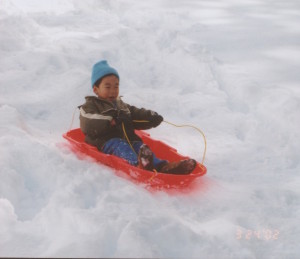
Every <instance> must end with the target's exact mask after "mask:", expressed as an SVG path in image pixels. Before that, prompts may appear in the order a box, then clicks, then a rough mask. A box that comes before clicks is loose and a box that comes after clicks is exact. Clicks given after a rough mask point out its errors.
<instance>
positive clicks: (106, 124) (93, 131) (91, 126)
mask: <svg viewBox="0 0 300 259" xmlns="http://www.w3.org/2000/svg"><path fill="white" fill-rule="evenodd" d="M79 118H80V128H81V130H82V132H83V133H84V134H85V135H88V136H89V137H91V138H99V137H101V136H103V135H106V134H107V132H108V131H109V130H110V127H111V126H110V123H111V120H112V119H113V118H112V117H111V116H108V115H103V114H101V113H97V109H96V107H93V106H91V105H89V106H86V105H83V106H81V107H80V117H79Z"/></svg>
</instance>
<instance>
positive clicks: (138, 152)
mask: <svg viewBox="0 0 300 259" xmlns="http://www.w3.org/2000/svg"><path fill="white" fill-rule="evenodd" d="M119 79H120V77H119V74H118V72H117V70H116V69H114V68H112V67H110V66H109V64H108V63H107V61H106V60H103V61H100V62H98V63H96V64H95V65H94V66H93V70H92V76H91V85H92V88H93V91H94V93H95V94H96V96H87V97H86V98H85V99H86V102H85V104H83V105H81V106H80V128H81V130H82V132H83V133H84V134H85V142H87V143H89V144H91V145H93V146H96V147H97V148H98V150H100V151H102V152H104V153H105V154H111V155H115V156H118V157H121V158H123V159H125V160H127V161H128V162H129V163H130V164H131V165H134V166H137V167H139V168H142V169H145V170H149V171H153V170H156V171H157V172H162V173H169V174H189V173H191V172H192V171H193V170H194V168H195V166H196V161H195V160H194V159H185V160H181V161H177V162H169V161H166V160H161V159H159V158H158V157H156V156H155V154H154V153H153V152H152V151H151V149H150V148H149V147H148V146H147V145H145V144H143V142H142V140H141V139H140V138H139V137H138V136H137V135H136V134H135V132H134V130H135V129H143V130H144V129H150V128H153V127H157V126H158V125H159V124H160V123H161V122H162V121H163V117H162V116H161V115H159V114H157V113H156V112H153V111H151V110H146V109H144V108H140V109H139V108H136V107H135V106H131V105H129V104H126V103H124V102H123V101H122V100H121V98H120V97H119ZM141 121H142V122H141ZM129 142H130V143H129Z"/></svg>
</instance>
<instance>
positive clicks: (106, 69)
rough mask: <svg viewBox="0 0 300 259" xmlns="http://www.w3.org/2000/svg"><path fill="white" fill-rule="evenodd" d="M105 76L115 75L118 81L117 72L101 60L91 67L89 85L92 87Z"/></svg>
mask: <svg viewBox="0 0 300 259" xmlns="http://www.w3.org/2000/svg"><path fill="white" fill-rule="evenodd" d="M107 75H115V76H116V77H117V78H118V79H120V77H119V74H118V71H117V70H116V69H114V68H113V67H111V66H109V65H108V63H107V61H106V60H101V61H99V62H98V63H96V64H95V65H94V66H93V70H92V77H91V83H92V87H93V86H94V84H95V83H96V82H97V81H98V80H99V79H101V78H103V77H105V76H107Z"/></svg>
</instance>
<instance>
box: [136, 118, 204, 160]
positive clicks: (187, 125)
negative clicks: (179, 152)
mask: <svg viewBox="0 0 300 259" xmlns="http://www.w3.org/2000/svg"><path fill="white" fill-rule="evenodd" d="M133 122H149V121H147V120H133ZM163 122H164V123H167V124H170V125H172V126H174V127H177V128H183V127H189V128H193V129H195V130H197V131H198V132H200V134H201V135H202V137H203V140H204V151H203V156H202V161H201V165H204V160H205V156H206V147H207V143H206V137H205V134H204V133H203V131H202V130H201V129H199V128H197V127H195V126H194V125H189V124H184V125H177V124H174V123H172V122H169V121H166V120H163Z"/></svg>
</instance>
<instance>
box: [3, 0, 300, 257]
mask: <svg viewBox="0 0 300 259" xmlns="http://www.w3.org/2000/svg"><path fill="white" fill-rule="evenodd" d="M0 5H1V6H2V8H1V10H0V19H1V23H0V35H1V40H0V54H1V60H0V74H1V76H0V85H1V87H0V143H1V144H0V176H1V181H0V222H1V224H0V256H3V257H5V256H6V257H7V256H12V257H16V256H23V257H32V256H35V257H149V258H150V257H184V258H187V257H189V258H199V257H205V258H221V257H222V258H224V257H226V258H237V257H239V258H266V257H274V258H276V257H278V258H282V257H288V258H296V257H298V256H299V254H300V250H299V246H298V245H297V243H296V242H297V240H298V239H299V224H298V221H299V220H298V219H299V216H300V215H299V214H300V209H299V200H300V199H299V198H300V193H299V186H300V178H299V175H298V174H297V173H298V172H299V154H300V148H299V147H300V135H299V126H300V123H299V118H300V116H299V115H300V114H299V111H300V109H299V106H300V92H299V86H298V85H299V80H300V78H299V71H298V69H297V68H298V67H299V65H300V64H299V63H300V61H299V60H300V59H299V55H300V49H299V39H300V31H299V26H298V24H299V15H298V13H297V11H296V10H298V9H299V3H298V2H297V1H293V0H288V1H285V2H282V1H273V2H272V3H271V2H269V1H266V0H258V1H243V2H242V3H241V2H239V1H234V0H231V1H226V2H224V1H221V0H215V1H209V2H207V1H194V0H189V1H181V0H176V1H168V0H163V1H158V0H155V1H151V2H145V1H139V2H136V1H131V0H113V1H106V0H101V1H92V0H90V1H84V2H82V1H77V0H73V1H72V0H68V1H36V0H28V1H26V2H24V1H19V0H1V1H0ZM100 59H107V60H109V62H110V64H111V65H112V66H114V67H116V68H117V69H118V71H119V73H120V75H121V88H120V91H121V95H123V96H124V97H123V99H124V100H125V101H126V102H129V103H132V104H134V105H136V106H139V107H146V108H149V109H153V110H156V111H157V112H159V113H161V114H162V115H163V116H164V118H165V119H166V120H168V121H171V122H174V123H178V124H181V123H190V124H193V125H196V126H199V127H200V128H201V129H202V130H203V131H204V132H205V133H206V136H207V141H208V150H207V157H206V161H205V164H206V166H207V168H208V174H207V175H206V176H205V177H203V178H202V179H200V180H199V181H198V182H197V186H198V188H197V190H196V191H195V192H193V193H189V194H179V193H177V194H176V193H175V194H173V195H169V194H167V193H164V192H157V193H154V194H152V193H150V192H148V191H147V190H145V189H144V188H142V187H140V186H136V185H134V184H132V183H131V182H129V181H127V180H125V179H122V178H119V177H117V176H115V175H114V173H113V171H112V170H111V169H110V168H107V167H105V166H102V165H99V164H96V163H94V162H93V161H91V160H90V159H89V158H78V157H76V156H75V155H74V154H73V153H72V152H71V151H70V150H69V148H68V145H67V143H66V142H65V141H64V140H63V139H62V134H63V133H64V132H65V131H67V130H68V129H69V127H70V124H71V120H72V114H73V112H74V109H76V107H77V106H78V105H80V104H82V103H83V101H84V96H85V95H90V94H92V91H91V88H90V81H89V78H90V70H91V67H92V65H93V64H94V63H95V62H97V61H98V60H100ZM77 117H78V113H75V121H74V123H73V127H78V119H77ZM170 132H171V133H172V134H170ZM150 133H151V135H152V136H154V137H155V138H160V139H162V140H164V141H166V142H168V143H169V144H170V145H172V146H174V147H176V148H177V149H178V150H179V151H180V152H182V153H184V154H187V155H190V156H192V157H195V158H196V159H197V160H199V161H201V159H202V150H203V142H202V139H201V136H199V135H198V133H197V132H194V131H192V130H189V129H186V130H183V129H175V128H173V127H171V126H169V125H166V124H162V125H161V126H160V127H158V128H156V129H153V130H151V131H150Z"/></svg>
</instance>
